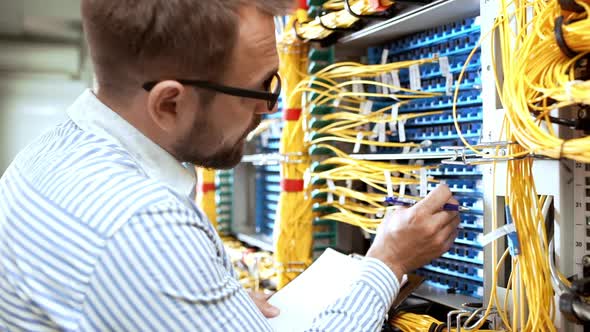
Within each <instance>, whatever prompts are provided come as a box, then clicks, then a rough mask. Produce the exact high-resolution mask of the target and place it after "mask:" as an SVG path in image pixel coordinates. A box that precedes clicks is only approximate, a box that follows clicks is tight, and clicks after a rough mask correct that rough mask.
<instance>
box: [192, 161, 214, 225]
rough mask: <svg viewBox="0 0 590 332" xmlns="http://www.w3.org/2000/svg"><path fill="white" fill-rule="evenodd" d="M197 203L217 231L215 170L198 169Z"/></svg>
mask: <svg viewBox="0 0 590 332" xmlns="http://www.w3.org/2000/svg"><path fill="white" fill-rule="evenodd" d="M196 170H197V199H196V203H197V206H198V207H199V208H201V210H202V211H203V212H205V215H206V216H207V218H209V220H210V221H211V224H213V228H215V229H216V230H217V204H216V201H215V199H216V197H215V170H212V169H206V168H202V167H197V168H196Z"/></svg>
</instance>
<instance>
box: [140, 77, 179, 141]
mask: <svg viewBox="0 0 590 332" xmlns="http://www.w3.org/2000/svg"><path fill="white" fill-rule="evenodd" d="M185 97H186V89H185V88H184V86H183V85H182V84H180V83H178V82H176V81H162V82H159V83H158V84H156V86H154V88H153V89H152V90H151V91H150V93H149V96H148V104H147V106H148V114H149V115H150V117H151V118H152V120H153V121H154V123H155V124H156V125H157V126H158V127H160V128H161V129H162V130H164V131H167V132H170V131H174V130H176V128H177V124H178V122H179V120H180V119H179V111H180V110H179V105H180V104H181V102H182V99H183V98H185Z"/></svg>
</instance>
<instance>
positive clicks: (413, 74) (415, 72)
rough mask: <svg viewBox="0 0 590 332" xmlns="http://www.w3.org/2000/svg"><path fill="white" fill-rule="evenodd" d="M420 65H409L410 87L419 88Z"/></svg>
mask: <svg viewBox="0 0 590 332" xmlns="http://www.w3.org/2000/svg"><path fill="white" fill-rule="evenodd" d="M421 80H422V79H421V77H420V65H418V64H415V65H411V66H410V89H411V90H421V89H422V84H421Z"/></svg>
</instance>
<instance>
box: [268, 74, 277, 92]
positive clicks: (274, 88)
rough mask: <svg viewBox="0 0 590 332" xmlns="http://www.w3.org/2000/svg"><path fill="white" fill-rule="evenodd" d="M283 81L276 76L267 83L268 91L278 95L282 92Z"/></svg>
mask: <svg viewBox="0 0 590 332" xmlns="http://www.w3.org/2000/svg"><path fill="white" fill-rule="evenodd" d="M280 81H281V79H280V78H279V75H274V76H273V77H271V78H270V79H269V80H268V82H267V86H266V88H267V89H268V90H267V91H268V92H270V93H272V94H277V93H279V92H280V91H281V82H280Z"/></svg>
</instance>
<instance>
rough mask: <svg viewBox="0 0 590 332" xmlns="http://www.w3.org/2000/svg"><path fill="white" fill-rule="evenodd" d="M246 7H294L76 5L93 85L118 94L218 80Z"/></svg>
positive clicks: (282, 6)
mask: <svg viewBox="0 0 590 332" xmlns="http://www.w3.org/2000/svg"><path fill="white" fill-rule="evenodd" d="M248 4H252V5H255V6H257V7H258V8H259V9H260V10H263V11H265V12H267V13H269V14H271V15H285V14H287V13H289V11H290V10H292V8H293V5H294V4H293V0H254V1H247V0H225V1H219V0H82V18H83V23H84V31H85V35H86V39H87V41H88V44H89V47H90V54H91V57H92V62H93V65H94V71H95V75H96V80H97V82H98V84H99V85H100V86H101V89H103V90H105V91H108V93H113V94H119V95H121V94H123V95H124V94H125V91H126V90H128V89H129V88H130V87H140V86H141V84H142V83H143V81H145V80H154V79H162V78H180V77H190V78H199V79H212V78H213V77H215V76H219V75H222V74H223V68H224V67H225V65H226V63H227V61H228V60H229V59H230V57H231V54H232V51H233V46H234V44H235V41H236V37H237V26H238V13H237V11H238V9H239V8H240V6H243V5H248ZM136 85H137V86H136Z"/></svg>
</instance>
